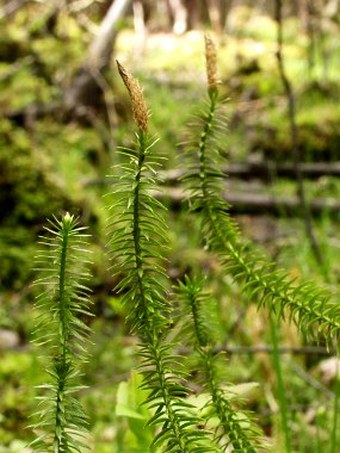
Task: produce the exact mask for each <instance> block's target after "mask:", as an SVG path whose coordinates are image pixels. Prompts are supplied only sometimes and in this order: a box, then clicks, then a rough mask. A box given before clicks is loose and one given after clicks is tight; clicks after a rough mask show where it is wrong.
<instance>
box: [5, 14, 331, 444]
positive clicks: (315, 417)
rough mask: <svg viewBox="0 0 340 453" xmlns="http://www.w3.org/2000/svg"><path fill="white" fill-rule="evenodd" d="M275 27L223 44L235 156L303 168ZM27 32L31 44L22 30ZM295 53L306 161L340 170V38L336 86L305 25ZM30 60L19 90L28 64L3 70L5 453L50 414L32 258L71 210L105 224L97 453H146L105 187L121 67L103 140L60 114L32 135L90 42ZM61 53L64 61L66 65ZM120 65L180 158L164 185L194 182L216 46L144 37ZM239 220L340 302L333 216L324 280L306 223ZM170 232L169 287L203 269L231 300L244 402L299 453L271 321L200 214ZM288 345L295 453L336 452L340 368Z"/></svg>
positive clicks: (117, 132) (275, 191) (93, 398)
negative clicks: (109, 239)
mask: <svg viewBox="0 0 340 453" xmlns="http://www.w3.org/2000/svg"><path fill="white" fill-rule="evenodd" d="M262 20H263V24H262V26H259V25H258V22H257V26H256V27H255V25H254V24H253V25H252V24H249V27H248V28H247V30H246V31H245V32H244V34H240V35H238V36H232V37H229V36H227V37H223V39H222V40H221V43H220V47H219V57H218V61H219V72H220V79H221V85H220V87H221V88H220V89H221V92H222V93H223V95H224V96H225V97H226V98H229V101H228V103H227V104H226V113H227V117H228V129H226V135H225V137H223V141H222V143H221V144H220V145H221V148H222V149H223V150H224V154H225V157H226V163H227V164H228V165H229V164H242V163H249V162H251V163H254V162H255V163H259V162H260V163H262V162H264V163H268V162H274V163H275V164H278V163H284V164H287V163H288V164H289V163H291V162H292V157H291V138H290V133H289V122H288V119H287V102H286V98H285V96H284V91H283V89H282V84H281V81H280V78H279V76H278V71H277V62H276V59H275V49H276V43H275V27H274V25H273V22H272V21H270V19H268V21H266V19H265V18H262ZM2 27H3V28H4V25H2ZM14 28H15V27H14V26H13V29H14ZM15 30H21V25H20V24H19V25H17V26H16V28H15ZM0 31H1V29H0ZM21 33H24V32H23V31H21ZM14 35H15V33H14V32H13V30H12V32H11V33H6V37H7V39H8V42H11V40H12V41H15V42H20V36H19V38H18V37H17V36H16V37H15V39H14V38H13V36H14ZM285 39H286V42H287V44H286V46H285V55H286V65H287V70H288V75H289V77H290V79H291V80H292V82H293V88H294V92H295V95H296V108H297V125H298V131H299V146H300V147H301V151H302V155H303V158H304V162H305V163H311V162H312V163H316V162H322V163H328V164H330V165H332V163H335V162H339V161H340V128H339V124H340V103H339V99H340V83H339V80H338V73H337V71H338V67H337V65H336V61H339V58H340V49H339V48H336V47H335V46H334V39H333V38H332V37H330V43H329V45H330V48H331V49H332V52H331V57H330V60H329V61H328V67H327V68H328V69H327V74H325V68H324V67H323V61H322V59H321V58H319V59H318V60H317V62H316V65H315V67H313V68H308V61H307V60H306V58H305V55H306V37H305V36H303V35H300V34H298V35H297V34H296V24H295V25H294V23H293V22H292V23H287V34H286V36H285ZM21 45H26V46H27V49H26V50H25V51H23V55H21V58H22V59H21V60H18V61H19V66H18V70H17V71H16V72H15V74H13V76H11V75H10V74H9V72H8V71H9V68H10V67H11V65H12V64H13V62H7V63H6V62H4V63H1V65H0V112H1V113H2V119H1V120H0V133H1V138H0V140H1V141H2V143H1V150H0V163H1V164H2V168H3V169H6V171H2V173H1V170H0V176H1V178H0V184H1V201H2V202H3V205H4V209H3V212H4V216H3V220H2V221H1V223H0V239H1V245H0V257H1V262H2V270H1V271H0V272H1V275H0V278H1V283H2V288H1V292H0V388H1V401H0V453H16V452H17V453H19V452H20V453H22V452H24V451H26V450H25V444H26V442H27V440H29V439H31V438H32V432H30V430H29V429H27V430H24V427H26V426H27V424H28V420H29V415H30V413H31V412H32V408H33V407H34V405H35V402H34V396H35V395H36V389H35V385H39V384H41V372H40V371H39V370H40V369H39V358H38V353H37V351H36V349H34V347H33V346H32V344H31V343H30V341H29V338H30V335H31V332H32V329H33V317H32V302H33V295H34V291H33V290H32V286H31V281H32V279H33V278H34V277H35V272H34V270H33V266H32V259H33V255H34V254H35V252H36V239H37V234H38V233H41V232H42V225H43V222H44V219H45V218H46V217H51V215H52V214H54V213H56V214H58V212H61V211H63V210H65V209H75V210H76V211H77V212H79V213H80V214H81V220H82V222H83V223H87V224H89V225H90V227H91V231H92V235H93V242H92V244H91V248H92V249H93V251H94V252H95V253H94V264H93V268H92V272H93V275H94V279H93V282H92V283H91V286H92V289H93V290H94V301H95V308H94V310H95V314H96V315H97V316H96V318H95V319H94V320H93V322H92V327H93V330H94V334H93V338H92V340H93V350H92V357H93V359H91V362H90V363H89V364H84V383H85V384H86V385H88V388H87V389H85V390H83V391H82V392H81V394H80V397H81V400H82V402H83V404H84V406H85V408H86V411H87V412H88V413H89V414H90V425H91V431H92V433H93V437H94V440H93V442H94V445H95V448H94V450H93V451H96V452H98V453H106V452H110V453H115V452H117V453H124V452H125V453H132V452H133V451H142V450H140V444H139V443H138V442H139V441H140V442H141V440H140V439H138V438H137V436H136V435H135V434H136V432H138V430H140V428H141V423H142V424H144V422H145V420H146V417H147V413H146V410H145V409H144V408H143V407H140V406H139V402H140V400H141V399H142V396H143V395H142V393H141V390H140V389H139V388H138V383H139V376H137V375H136V374H135V372H131V370H132V369H134V368H135V366H136V363H137V362H138V358H137V357H136V349H137V340H136V338H134V337H132V336H130V335H129V332H128V328H127V326H126V325H125V324H124V309H123V308H122V307H121V304H120V298H119V296H117V295H116V294H113V293H112V287H113V285H114V281H112V278H111V277H110V275H109V271H108V268H109V264H108V260H107V257H106V255H105V248H106V246H105V243H106V239H105V234H104V224H105V216H104V215H103V206H104V202H103V198H102V195H103V194H104V193H105V191H106V190H107V182H106V181H105V177H106V175H107V174H108V173H109V168H110V167H111V165H112V163H113V162H114V161H115V159H116V157H115V153H114V149H115V147H116V146H117V145H121V144H124V145H125V144H129V141H130V139H131V134H130V131H131V127H132V125H131V121H130V120H129V117H130V116H131V114H130V109H129V105H128V99H127V95H126V93H125V91H124V88H123V86H122V84H121V82H120V81H119V79H118V76H117V73H116V71H115V69H114V67H113V69H112V71H111V72H110V74H109V75H108V76H107V79H106V80H107V86H108V88H110V87H111V88H112V87H113V89H111V88H110V89H107V92H106V97H105V101H106V102H105V109H106V110H107V112H109V116H110V118H111V123H108V122H105V120H104V118H105V116H107V115H106V113H107V112H104V113H103V111H102V112H100V114H99V116H98V117H99V120H98V121H93V123H92V124H90V125H89V124H88V123H87V124H82V123H81V122H78V121H73V120H72V119H71V120H70V121H65V120H62V121H60V123H58V122H57V121H56V119H55V117H52V116H50V115H46V116H44V117H41V118H33V123H27V122H26V123H25V124H23V123H22V122H21V120H20V118H19V116H18V115H17V116H15V115H14V113H17V112H20V111H22V109H25V108H26V107H27V106H30V105H35V104H36V103H47V104H48V103H49V102H52V100H55V98H58V96H60V92H61V91H62V86H57V81H58V80H59V79H58V77H59V78H61V79H63V77H64V80H65V79H67V77H69V76H70V72H71V71H70V72H67V71H68V70H67V71H66V73H65V72H64V73H63V70H64V69H62V68H61V67H60V62H62V61H63V58H66V59H67V61H70V62H71V61H72V62H73V63H70V65H71V66H72V65H73V66H72V68H73V69H74V68H75V67H76V65H77V64H78V63H79V61H81V57H82V56H83V53H82V51H83V48H82V45H83V43H81V44H74V41H72V40H71V39H70V40H69V45H70V47H69V48H68V49H66V47H62V46H61V44H60V43H55V42H54V41H53V38H52V37H49V38H47V39H45V38H44V36H42V37H40V38H39V37H38V38H35V39H34V40H32V42H31V43H30V44H27V43H26V44H23V43H22V42H21ZM51 49H52V50H53V51H54V52H55V53H56V54H55V55H54V57H53V58H52V57H51ZM33 51H34V52H33ZM25 52H26V55H25ZM32 55H33V56H34V57H37V56H38V60H39V61H40V63H42V66H41V67H40V69H42V72H41V73H39V74H38V75H37V67H33V66H32V65H31V64H30V63H29V61H28V60H27V61H25V60H24V57H25V56H26V57H32ZM115 57H116V58H117V59H118V60H119V61H120V62H121V63H122V64H124V65H126V66H127V67H128V69H129V70H130V71H132V72H133V73H134V74H135V75H136V76H137V77H138V78H139V80H140V82H141V84H142V86H143V88H144V94H145V97H146V99H147V102H148V106H149V108H150V111H151V113H152V115H151V128H152V132H153V133H155V134H157V135H158V136H159V138H160V142H159V145H158V146H159V152H160V153H161V154H162V155H164V156H165V157H166V158H167V161H166V163H165V166H164V170H165V171H168V170H173V169H174V168H176V167H177V168H178V167H180V165H181V162H180V155H179V153H180V147H178V146H177V144H178V143H179V142H181V141H182V140H183V138H185V134H186V132H185V130H186V129H185V128H186V126H185V125H186V124H187V123H188V120H189V122H190V116H191V115H192V113H193V112H194V113H195V110H196V109H197V105H198V103H200V102H201V99H204V96H205V69H204V57H203V37H202V33H201V32H190V33H187V34H185V35H183V36H175V35H172V34H150V35H149V36H147V37H146V40H145V42H141V40H140V39H136V38H135V37H134V34H133V32H132V31H124V30H123V31H121V32H120V34H119V37H118V41H117V49H116V55H115ZM66 66H67V65H66ZM58 71H59V72H58ZM46 74H47V76H46ZM49 77H50V78H51V79H52V82H49V81H48V78H49ZM105 109H104V110H105ZM107 137H109V139H107ZM305 185H306V192H307V194H308V200H309V201H312V200H313V199H315V198H321V199H330V198H331V199H333V200H337V199H339V196H340V183H339V178H338V177H337V176H334V175H327V174H325V175H322V176H321V177H318V178H316V179H308V178H306V180H305ZM164 191H165V190H164ZM226 191H232V192H237V193H258V194H267V195H270V196H271V197H276V198H279V197H282V196H284V197H287V196H295V195H296V182H295V181H294V178H293V179H292V178H284V177H280V178H278V177H273V178H271V179H270V181H263V178H261V177H260V176H259V175H255V176H254V175H252V176H251V177H249V180H240V178H234V177H233V178H229V180H228V182H227V183H226ZM6 196H7V198H6ZM169 206H170V207H171V204H169ZM237 220H238V222H239V224H240V226H241V229H242V231H243V232H244V234H245V235H247V236H248V237H250V238H251V239H252V240H254V241H255V242H256V243H258V245H259V246H260V247H263V248H264V249H266V252H267V253H268V254H269V255H271V256H272V257H273V259H274V260H275V261H276V262H277V263H278V264H280V265H281V266H283V267H284V268H286V269H287V270H288V272H289V274H290V275H291V276H299V277H303V278H307V279H311V280H313V281H315V282H318V283H320V285H325V284H326V283H325V273H326V274H327V276H328V277H327V285H328V286H330V287H331V288H332V291H333V292H334V293H335V294H339V279H340V240H339V232H340V224H339V220H340V219H339V215H333V214H330V213H328V212H327V209H325V210H324V211H322V213H321V215H319V216H318V217H317V218H315V219H313V228H314V229H315V233H316V237H317V240H318V243H319V245H320V248H321V250H322V255H323V257H324V263H325V264H324V269H323V271H321V270H320V266H319V264H318V263H317V262H316V260H315V258H314V256H313V252H312V250H311V247H310V243H309V240H308V238H307V237H306V233H305V229H304V223H303V220H302V219H301V218H300V217H299V216H298V215H297V216H294V217H288V216H286V215H284V213H283V215H282V216H278V215H275V216H274V215H271V212H270V210H268V214H267V215H259V216H254V215H253V214H252V213H247V212H245V213H243V214H242V215H238V216H237ZM169 229H170V239H171V247H172V251H171V253H170V254H169V274H170V275H171V277H172V278H173V280H174V281H175V279H177V278H181V277H182V276H183V275H184V273H185V272H187V271H188V270H194V269H205V270H206V271H207V273H208V275H209V279H210V282H209V285H210V287H211V288H213V289H214V292H215V293H216V295H217V296H218V298H219V300H220V310H221V312H220V313H221V326H223V328H225V331H226V332H232V335H233V336H232V337H231V339H229V341H227V340H226V346H227V347H229V353H228V380H229V381H230V382H234V383H238V384H243V385H245V387H243V390H240V391H244V394H245V399H246V400H247V408H249V409H252V410H254V411H255V412H256V415H257V417H258V418H259V419H260V421H261V426H262V428H263V430H264V432H265V434H266V435H267V436H268V437H269V438H271V440H272V441H273V443H274V445H275V448H276V451H285V450H284V447H283V439H282V433H281V431H280V422H279V415H278V403H277V399H276V395H275V374H274V371H273V366H272V362H271V356H270V354H269V353H268V347H269V348H270V345H271V340H270V334H269V332H268V328H267V324H268V313H266V312H265V311H258V310H257V309H256V307H255V306H254V305H252V304H250V305H249V306H246V305H245V303H244V300H243V299H242V295H241V294H240V293H239V292H238V290H237V289H236V288H235V287H234V286H233V285H232V284H231V283H230V281H229V280H228V279H227V278H226V277H225V275H224V274H223V271H222V269H220V268H219V266H218V264H217V262H216V260H214V259H213V258H208V257H207V255H206V254H205V252H204V251H202V250H201V249H200V248H198V247H197V244H198V243H199V234H200V233H199V226H198V225H197V222H196V221H195V219H194V217H193V216H192V215H189V214H188V213H187V212H186V211H184V210H180V209H176V210H173V211H171V210H170V213H169ZM280 335H281V337H280V338H281V342H280V345H281V346H282V348H286V353H282V367H283V370H284V374H285V376H286V382H285V386H286V390H287V395H288V402H289V407H290V412H291V417H292V420H291V423H292V426H291V429H292V435H293V442H294V445H295V451H297V452H306V453H307V452H314V451H315V452H317V451H326V450H322V448H323V447H324V446H326V445H327V439H328V438H327V436H328V434H329V432H328V425H329V423H330V412H331V408H332V404H333V400H334V386H335V373H336V366H337V365H336V363H337V362H336V359H335V357H334V355H332V354H330V353H329V352H327V351H326V350H325V348H323V345H307V343H306V342H305V339H303V338H301V336H300V335H299V334H298V332H297V330H296V328H295V327H294V326H292V325H290V324H289V323H288V322H287V323H284V325H283V326H282V328H281V333H280ZM307 346H311V347H314V350H313V349H311V350H310V351H309V352H307V349H304V348H305V347H307ZM238 347H245V348H248V349H247V352H246V353H240V351H238V350H237V348H238ZM261 348H262V349H261ZM266 348H267V349H266ZM287 351H288V352H287ZM294 351H295V352H294ZM254 383H255V384H254ZM98 402H100V404H98ZM150 436H151V433H149V432H148V431H147V430H146V431H145V439H142V441H143V442H144V443H147V442H148V441H149V438H150ZM311 439H313V440H312V441H311ZM320 446H321V447H320ZM320 448H321V450H320ZM27 451H28V450H27Z"/></svg>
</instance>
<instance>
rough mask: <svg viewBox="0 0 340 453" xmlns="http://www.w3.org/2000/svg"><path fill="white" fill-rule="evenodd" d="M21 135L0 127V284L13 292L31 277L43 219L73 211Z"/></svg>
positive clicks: (9, 127) (17, 130) (73, 206)
mask: <svg viewBox="0 0 340 453" xmlns="http://www.w3.org/2000/svg"><path fill="white" fill-rule="evenodd" d="M48 170H49V168H48V165H47V163H46V159H45V157H44V156H43V155H40V154H39V153H36V152H35V150H34V147H33V144H32V143H31V140H30V137H29V135H28V133H27V132H26V131H24V130H23V129H20V128H15V127H13V126H12V125H11V123H10V122H9V121H5V120H2V121H1V122H0V205H1V211H2V212H1V214H2V215H1V220H0V238H1V239H0V243H1V247H0V262H1V266H0V282H1V285H2V286H3V287H7V288H8V287H15V288H19V287H20V285H21V284H24V283H25V282H26V280H27V278H28V276H29V274H30V272H31V268H32V259H33V255H34V250H35V243H36V240H37V236H38V235H39V233H41V232H42V228H43V225H44V224H45V222H46V218H49V217H51V216H52V215H53V214H55V215H58V213H60V212H65V211H68V210H70V211H72V212H79V211H80V207H79V205H77V204H76V203H75V202H74V201H73V199H72V198H71V197H70V195H69V194H67V193H65V191H64V190H63V188H62V187H59V186H58V185H57V184H56V182H55V181H54V180H53V177H52V176H51V174H49V171H48Z"/></svg>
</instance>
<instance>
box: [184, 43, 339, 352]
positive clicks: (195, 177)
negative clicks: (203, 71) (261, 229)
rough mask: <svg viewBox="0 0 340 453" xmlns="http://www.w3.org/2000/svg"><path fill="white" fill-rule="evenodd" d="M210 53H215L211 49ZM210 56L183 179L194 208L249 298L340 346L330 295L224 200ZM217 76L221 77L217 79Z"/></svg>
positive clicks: (219, 105) (220, 126) (220, 128)
mask: <svg viewBox="0 0 340 453" xmlns="http://www.w3.org/2000/svg"><path fill="white" fill-rule="evenodd" d="M208 50H209V51H208ZM208 50H207V52H206V54H207V69H208V101H207V103H206V104H205V106H204V107H203V111H202V112H201V114H200V115H198V117H197V118H196V123H195V124H194V127H193V130H192V132H191V133H192V136H191V138H190V140H189V144H188V146H187V149H186V158H187V174H186V176H185V177H184V178H183V179H184V183H185V185H186V189H187V192H188V197H189V201H190V203H191V207H192V210H195V211H199V212H200V215H201V219H202V236H203V237H204V239H205V242H206V244H207V245H208V247H209V248H210V250H211V251H213V252H215V253H217V254H218V256H219V257H220V260H221V263H222V264H223V266H224V267H225V270H226V272H227V273H228V274H230V275H231V276H232V277H233V278H234V280H235V281H236V282H237V283H239V284H240V285H241V287H242V288H243V291H244V292H245V293H246V295H247V297H248V299H249V300H252V301H257V303H258V305H259V306H267V307H268V308H269V310H271V311H272V312H273V313H276V314H277V315H278V316H279V317H280V318H289V319H291V320H293V321H294V322H295V323H296V324H297V326H298V328H299V329H300V331H301V332H302V333H303V334H304V335H305V336H306V337H307V338H312V339H320V338H322V339H323V340H324V341H325V342H326V343H327V344H328V345H333V341H334V342H336V343H337V344H338V340H339V337H340V307H339V304H336V303H335V302H332V300H331V295H330V294H328V293H327V291H323V290H319V289H317V288H316V287H315V286H314V285H313V284H311V283H296V282H295V281H293V280H292V279H290V278H289V277H288V275H287V273H285V272H284V271H281V270H277V269H276V266H275V264H274V263H272V262H271V261H270V260H269V259H268V257H266V256H264V255H263V254H262V253H260V252H258V251H257V250H254V247H253V246H252V245H251V244H250V243H249V242H247V241H245V240H244V238H243V237H242V236H241V235H240V233H239V231H238V228H237V226H236V224H235V222H234V220H233V219H232V218H231V217H230V214H229V212H228V211H229V208H230V206H229V204H228V203H227V202H226V201H225V199H224V198H223V187H222V181H223V178H222V173H221V170H220V169H221V164H222V157H221V153H220V152H219V146H218V142H219V140H218V139H219V138H220V135H221V132H224V131H225V121H224V119H223V101H222V100H221V99H220V96H219V91H218V86H217V84H216V83H215V84H212V83H211V82H209V77H210V79H211V74H210V73H211V71H212V69H211V68H210V69H209V67H210V66H211V63H209V53H210V59H212V60H213V62H214V61H215V58H216V57H211V54H212V52H213V51H212V49H211V47H210V48H209V49H208ZM215 78H216V76H215Z"/></svg>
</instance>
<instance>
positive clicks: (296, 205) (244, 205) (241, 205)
mask: <svg viewBox="0 0 340 453" xmlns="http://www.w3.org/2000/svg"><path fill="white" fill-rule="evenodd" d="M158 197H159V199H161V200H162V201H163V202H165V203H166V204H167V205H168V206H170V207H171V209H174V210H179V209H181V208H182V207H183V206H184V205H185V194H184V192H183V190H182V189H180V188H175V187H166V188H164V189H163V190H162V192H158ZM224 198H225V199H226V200H227V201H228V203H230V205H231V208H230V212H231V213H235V214H255V215H259V214H269V215H274V216H282V217H284V216H287V217H294V216H297V215H299V214H300V202H299V199H298V197H297V196H291V197H275V196H273V195H267V194H256V193H233V192H228V193H225V194H224ZM310 211H311V213H312V214H313V216H315V217H317V216H320V215H321V214H326V213H327V214H329V215H330V216H339V213H340V202H339V201H338V200H336V199H334V198H316V199H314V200H312V201H311V202H310Z"/></svg>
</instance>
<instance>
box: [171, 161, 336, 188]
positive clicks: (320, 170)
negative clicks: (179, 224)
mask: <svg viewBox="0 0 340 453" xmlns="http://www.w3.org/2000/svg"><path fill="white" fill-rule="evenodd" d="M299 167H300V171H301V173H302V175H303V177H304V178H309V179H314V178H320V177H321V176H326V175H327V176H340V162H330V163H328V162H310V163H300V164H299ZM223 173H224V174H225V176H226V177H228V176H230V177H235V178H238V179H243V180H250V179H259V180H261V181H272V180H273V179H275V177H277V176H278V177H282V178H288V179H294V178H295V168H294V166H293V165H292V164H291V163H279V164H276V163H275V162H244V163H239V164H238V163H233V164H230V165H227V166H225V167H223ZM182 176H184V171H183V170H170V171H167V172H164V173H163V179H164V181H165V182H166V183H168V184H174V183H176V181H178V180H179V179H180V178H181V177H182Z"/></svg>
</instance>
